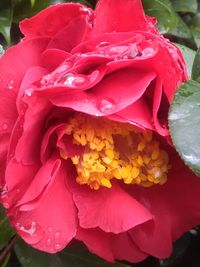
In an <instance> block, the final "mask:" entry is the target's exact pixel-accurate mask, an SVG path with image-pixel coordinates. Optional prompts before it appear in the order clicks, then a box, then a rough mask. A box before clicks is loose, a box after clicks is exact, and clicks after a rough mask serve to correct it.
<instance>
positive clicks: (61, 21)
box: [20, 3, 92, 39]
mask: <svg viewBox="0 0 200 267" xmlns="http://www.w3.org/2000/svg"><path fill="white" fill-rule="evenodd" d="M88 12H92V10H90V9H87V8H86V7H85V8H84V7H83V6H82V5H80V4H77V3H67V4H57V5H52V6H49V7H48V8H46V9H44V10H43V11H41V12H39V13H38V14H37V15H35V16H34V17H32V18H30V19H27V18H26V19H24V20H23V21H22V22H21V23H20V29H21V31H22V33H23V34H24V35H25V38H26V39H27V38H35V37H38V36H48V37H51V38H52V37H53V36H55V35H56V34H57V33H58V32H59V31H61V30H62V29H63V28H65V27H66V26H67V25H69V24H70V22H71V21H72V20H73V19H75V18H77V17H81V16H82V17H83V18H85V20H86V19H87V16H88Z"/></svg>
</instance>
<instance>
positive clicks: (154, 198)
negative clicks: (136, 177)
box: [130, 166, 200, 258]
mask: <svg viewBox="0 0 200 267" xmlns="http://www.w3.org/2000/svg"><path fill="white" fill-rule="evenodd" d="M132 189H133V188H132ZM132 194H133V195H134V197H136V199H137V200H138V201H140V202H141V203H143V205H144V206H146V208H147V209H149V211H150V212H151V213H152V214H153V216H154V218H155V226H154V228H152V227H151V226H150V225H144V226H142V225H141V227H140V226H138V228H135V229H133V230H131V231H130V233H131V236H132V238H133V240H134V241H135V243H136V244H137V245H138V246H139V247H140V249H141V250H143V251H145V252H146V253H148V254H151V255H153V256H155V257H158V258H166V257H169V256H170V254H171V252H172V241H174V240H176V239H178V238H179V237H180V236H181V235H182V234H183V233H184V232H186V231H188V230H189V229H190V228H191V227H194V226H195V225H198V223H199V220H200V206H199V202H198V199H199V194H200V181H199V179H198V178H197V177H196V176H195V175H194V174H193V173H192V172H191V171H190V170H189V169H188V168H187V167H185V166H183V167H182V168H180V169H177V168H173V169H172V170H171V171H170V172H169V174H168V181H167V183H166V184H165V185H164V186H154V187H151V188H148V189H144V188H134V189H133V191H132ZM163 240H165V242H163Z"/></svg>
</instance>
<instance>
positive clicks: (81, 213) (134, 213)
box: [72, 183, 152, 233]
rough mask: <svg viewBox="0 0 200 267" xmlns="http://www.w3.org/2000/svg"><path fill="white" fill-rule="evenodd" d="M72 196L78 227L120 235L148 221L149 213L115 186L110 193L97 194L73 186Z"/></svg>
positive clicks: (81, 187) (78, 186)
mask: <svg viewBox="0 0 200 267" xmlns="http://www.w3.org/2000/svg"><path fill="white" fill-rule="evenodd" d="M72 193H73V198H74V202H75V204H76V206H77V208H78V217H79V221H80V226H81V227H82V228H95V227H99V228H101V229H102V230H103V231H105V232H112V233H121V232H125V231H127V230H129V229H131V228H133V227H135V226H137V225H140V224H143V223H144V222H146V221H149V220H152V216H151V214H150V213H149V212H148V211H147V210H146V209H145V208H144V207H143V206H142V205H140V204H139V203H138V202H137V201H136V200H135V199H134V198H133V197H131V196H130V195H129V194H127V193H126V192H125V191H124V190H123V189H122V188H121V187H120V186H119V185H118V184H117V183H116V184H115V185H113V187H112V190H109V189H105V188H101V189H99V190H98V191H93V190H91V189H89V188H87V186H80V185H78V184H75V183H74V185H73V188H72Z"/></svg>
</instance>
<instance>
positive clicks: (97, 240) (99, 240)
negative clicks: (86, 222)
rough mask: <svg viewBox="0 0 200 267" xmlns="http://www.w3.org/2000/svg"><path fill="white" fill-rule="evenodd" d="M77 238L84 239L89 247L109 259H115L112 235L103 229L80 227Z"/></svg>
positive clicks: (93, 251)
mask: <svg viewBox="0 0 200 267" xmlns="http://www.w3.org/2000/svg"><path fill="white" fill-rule="evenodd" d="M76 239H78V240H80V241H83V242H84V244H85V245H86V246H87V247H88V249H89V250H90V251H91V252H92V253H95V254H97V255H98V256H99V257H102V258H104V259H105V260H107V261H112V262H113V261H114V255H113V252H112V245H111V235H110V234H108V233H105V232H103V231H102V230H100V229H98V228H95V229H83V228H80V227H79V228H78V231H77V234H76Z"/></svg>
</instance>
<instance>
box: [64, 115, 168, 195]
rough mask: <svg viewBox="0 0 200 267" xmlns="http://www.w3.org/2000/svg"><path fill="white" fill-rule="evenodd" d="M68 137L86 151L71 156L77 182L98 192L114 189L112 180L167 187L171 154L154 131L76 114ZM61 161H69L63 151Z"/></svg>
mask: <svg viewBox="0 0 200 267" xmlns="http://www.w3.org/2000/svg"><path fill="white" fill-rule="evenodd" d="M65 134H66V135H69V136H71V137H72V142H73V143H74V144H76V145H78V146H81V147H82V148H83V152H82V153H81V155H80V154H79V155H75V156H72V157H70V159H71V161H72V163H73V164H74V165H75V167H76V171H77V177H76V181H77V183H79V184H81V185H88V186H90V188H91V189H95V190H98V189H99V188H100V187H101V186H104V187H107V188H111V187H112V182H113V180H116V179H117V180H120V181H122V182H124V183H125V184H137V185H141V186H144V187H149V186H151V185H153V184H161V185H162V184H164V183H165V182H166V180H167V173H168V170H169V169H170V165H169V159H168V154H167V153H166V152H165V151H164V150H163V149H162V148H161V147H160V144H159V142H158V141H157V140H155V137H154V136H153V133H152V131H149V130H148V131H145V132H144V131H141V130H139V129H138V128H136V127H135V126H133V125H130V124H128V123H119V122H115V121H111V120H109V119H106V118H102V117H93V116H88V115H85V114H82V113H75V114H74V115H73V116H72V117H71V118H70V119H69V121H68V126H67V128H66V132H65ZM60 155H61V157H62V158H64V159H67V158H68V157H67V155H65V154H64V151H62V150H60Z"/></svg>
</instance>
